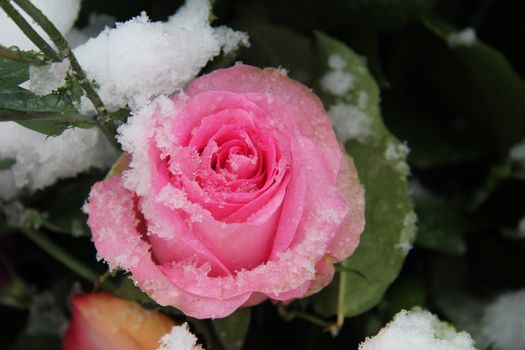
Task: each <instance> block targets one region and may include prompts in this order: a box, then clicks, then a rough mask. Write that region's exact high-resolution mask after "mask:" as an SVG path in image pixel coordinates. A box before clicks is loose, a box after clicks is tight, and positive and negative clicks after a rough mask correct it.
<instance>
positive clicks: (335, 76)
mask: <svg viewBox="0 0 525 350" xmlns="http://www.w3.org/2000/svg"><path fill="white" fill-rule="evenodd" d="M353 87H354V77H353V76H352V75H351V74H350V73H348V72H345V71H342V70H333V71H329V72H327V73H326V74H325V75H324V76H323V77H322V78H321V88H322V89H323V90H324V91H326V92H329V93H331V94H332V95H334V96H344V95H345V94H346V93H347V92H348V91H349V90H350V89H351V88H353Z"/></svg>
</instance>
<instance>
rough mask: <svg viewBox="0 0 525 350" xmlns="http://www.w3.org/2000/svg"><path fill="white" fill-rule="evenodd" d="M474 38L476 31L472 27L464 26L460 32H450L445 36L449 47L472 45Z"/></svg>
mask: <svg viewBox="0 0 525 350" xmlns="http://www.w3.org/2000/svg"><path fill="white" fill-rule="evenodd" d="M476 40H477V39H476V31H475V30H474V29H472V28H465V29H463V30H462V31H460V32H457V33H452V34H450V35H449V36H448V38H447V41H448V45H449V46H450V47H460V46H467V47H468V46H472V45H473V44H474V43H475V42H476Z"/></svg>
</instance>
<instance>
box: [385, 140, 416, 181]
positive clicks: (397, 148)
mask: <svg viewBox="0 0 525 350" xmlns="http://www.w3.org/2000/svg"><path fill="white" fill-rule="evenodd" d="M409 152H410V149H409V148H408V146H407V145H406V144H405V143H398V142H397V141H393V140H389V141H388V144H387V147H386V150H385V159H386V160H387V161H389V162H391V163H392V165H393V166H394V169H396V170H397V171H398V172H400V173H401V174H403V175H408V173H409V171H410V169H409V167H408V164H407V163H406V161H405V160H406V157H407V156H408V153H409Z"/></svg>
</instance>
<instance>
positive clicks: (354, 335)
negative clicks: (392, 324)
mask: <svg viewBox="0 0 525 350" xmlns="http://www.w3.org/2000/svg"><path fill="white" fill-rule="evenodd" d="M181 3H182V2H181V1H166V0H143V1H140V0H128V1H106V0H89V1H84V3H83V7H82V12H81V15H80V18H79V20H78V23H77V25H78V26H79V27H82V26H84V25H86V23H87V20H88V17H89V14H90V13H92V12H97V13H107V14H110V15H113V16H115V17H116V18H117V20H127V19H129V18H130V17H132V16H135V15H137V14H139V13H140V11H142V10H145V11H146V12H147V13H148V14H149V15H150V17H151V18H152V19H155V20H163V19H165V18H167V16H169V15H170V14H172V13H174V12H175V11H176V9H177V7H178V6H179V5H180V4H181ZM524 10H525V5H524V3H523V2H521V1H517V0H516V1H511V0H499V1H495V0H478V1H474V0H325V1H306V0H288V1H284V0H266V1H263V0H217V1H216V3H215V5H214V13H215V15H216V16H217V19H216V21H215V22H216V24H226V25H228V26H231V27H233V28H236V29H241V30H244V31H247V32H248V33H249V34H250V35H251V36H252V47H251V48H250V49H246V50H244V51H242V52H241V53H240V56H239V58H238V59H242V60H243V61H244V62H246V63H250V64H256V65H264V64H268V62H270V63H272V61H271V59H270V58H268V57H269V56H268V57H267V56H264V52H265V51H264V50H262V49H261V41H260V40H262V39H260V40H259V38H262V37H258V36H257V35H258V34H257V33H259V32H258V28H260V26H261V25H270V26H274V27H276V28H280V27H278V26H284V27H286V28H288V29H291V30H293V31H294V32H296V33H299V34H302V35H305V36H307V37H311V36H312V35H313V31H314V30H320V31H323V32H325V33H328V34H329V35H331V36H333V37H335V38H337V39H339V40H341V41H343V42H344V43H346V44H347V45H348V46H349V47H351V48H352V49H353V50H354V51H356V52H357V53H359V54H360V55H363V56H364V57H366V60H367V63H368V68H369V69H370V71H371V72H372V74H373V76H374V78H375V79H376V81H377V82H378V84H379V86H380V88H381V99H382V104H381V109H382V114H383V118H384V122H385V124H386V125H387V127H388V128H389V129H390V130H391V131H392V133H393V134H394V135H396V136H397V137H398V138H399V139H400V140H406V142H407V144H408V146H409V147H410V148H411V153H410V156H409V159H408V161H409V165H410V167H411V187H412V190H413V192H414V196H413V197H414V202H415V210H416V212H417V214H418V218H419V221H418V227H419V233H418V238H417V240H416V243H415V247H414V248H413V249H412V250H411V251H410V253H409V255H408V256H407V259H406V261H405V264H404V267H403V269H402V271H401V274H400V275H399V277H398V278H397V279H396V281H395V282H394V283H393V284H392V285H391V286H390V288H389V289H388V291H387V292H386V294H385V296H384V298H383V300H382V301H381V302H380V303H379V304H378V305H377V306H375V307H374V308H372V309H370V310H368V311H367V312H365V313H363V314H361V315H358V316H356V317H352V318H349V319H347V320H346V323H345V326H344V328H343V329H342V330H341V331H340V333H339V335H338V336H337V337H332V336H331V335H330V334H329V333H327V332H324V331H323V329H322V328H321V327H319V326H317V325H315V324H312V323H310V322H307V321H305V320H301V319H297V318H296V319H293V320H291V321H285V320H284V319H283V317H281V315H279V313H278V310H277V308H276V307H275V306H274V305H272V304H271V303H269V302H266V303H264V304H262V305H260V306H257V307H255V308H253V309H252V314H251V322H250V324H249V329H248V331H247V332H248V333H247V336H246V341H245V345H244V347H243V349H253V350H258V349H288V348H293V349H355V348H357V344H358V343H359V342H360V341H362V340H363V339H364V338H365V337H366V336H368V335H372V334H374V333H375V332H377V330H378V329H379V328H380V327H382V325H384V324H385V323H386V322H387V321H388V320H390V319H391V317H392V316H393V315H394V314H395V313H396V312H397V311H399V310H400V309H402V308H410V307H413V306H416V305H418V306H422V307H425V308H428V309H429V310H431V311H433V312H435V313H436V314H438V315H439V316H440V317H442V318H443V319H445V320H448V321H451V322H452V323H453V324H455V325H456V326H457V327H459V328H464V327H466V328H468V327H469V325H472V324H475V323H476V322H477V321H479V314H476V313H475V312H471V311H469V312H467V311H465V312H464V315H466V316H468V317H470V319H469V322H470V323H468V324H467V323H462V322H460V321H458V318H457V315H456V313H454V310H453V309H454V308H456V309H457V308H459V310H460V312H462V311H461V308H460V307H459V306H458V305H457V304H462V303H463V301H465V303H466V300H470V301H476V302H478V303H481V304H482V303H485V302H487V301H490V300H491V299H492V298H493V297H494V296H496V295H497V294H498V293H501V292H504V291H510V290H517V289H522V288H524V287H525V274H524V273H523V266H524V257H525V238H524V237H523V235H521V236H520V234H519V232H518V230H517V224H518V222H519V220H520V219H521V218H523V217H524V215H525V182H524V179H525V177H524V172H525V164H515V163H512V162H510V161H509V158H508V152H509V149H510V147H512V146H513V145H515V144H516V143H517V142H519V141H520V140H522V139H523V138H525V100H523V99H521V98H520V97H524V96H525V83H523V81H522V80H521V76H524V75H525V21H523V12H524ZM436 17H437V18H440V19H442V20H444V21H446V22H448V23H449V24H450V25H452V26H453V27H455V28H457V29H463V28H466V27H472V28H474V29H475V30H476V33H477V37H478V39H479V40H481V41H483V42H484V43H486V44H487V45H489V47H492V48H493V50H492V49H490V48H488V49H487V50H484V51H483V50H482V51H480V52H477V53H472V52H468V53H466V52H462V51H461V50H451V49H450V47H449V46H448V45H447V42H446V40H443V38H441V37H439V35H436V33H435V32H433V30H432V28H431V25H430V24H429V22H428V19H429V18H436ZM252 34H253V35H252ZM278 39H279V38H278V37H271V36H270V37H266V40H278ZM258 40H259V41H258ZM274 49H275V48H272V50H274ZM277 50H279V49H277ZM281 50H282V52H276V53H275V54H276V55H277V57H288V58H289V59H290V60H295V61H300V60H303V59H305V58H303V57H301V55H300V54H298V53H297V52H294V50H293V48H292V49H290V48H287V47H282V48H281ZM266 53H267V54H268V52H266ZM499 54H501V55H503V56H499ZM505 59H506V60H507V61H508V63H510V66H512V67H513V69H514V70H515V71H511V70H510V71H509V69H508V66H506V65H505V64H506V63H505ZM305 60H306V59H305ZM273 63H274V65H276V64H277V65H278V64H280V63H279V62H273ZM214 64H216V65H217V66H220V65H221V64H222V62H220V61H218V62H213V63H212V66H211V67H213V65H214ZM283 65H284V63H283ZM211 67H210V69H211ZM286 68H288V67H286ZM313 69H315V67H313ZM293 73H294V71H293V69H291V75H292V76H293ZM101 177H103V174H88V175H83V176H81V177H80V178H77V179H75V180H66V181H62V182H60V183H59V184H57V185H55V186H53V187H51V188H49V189H46V190H45V191H42V192H41V193H38V194H37V195H36V196H33V197H30V199H27V202H26V203H25V204H28V205H30V206H31V207H33V208H37V209H38V208H41V209H42V210H45V211H47V212H50V213H51V214H50V217H48V219H49V220H51V221H53V222H54V223H57V222H58V223H59V224H61V225H65V227H66V229H65V230H67V229H71V228H72V226H71V225H73V224H74V222H76V224H74V225H76V229H77V230H80V231H78V232H79V235H80V237H72V236H71V235H67V234H63V235H60V234H57V235H54V236H53V239H54V240H55V242H56V243H57V244H59V245H60V246H62V247H67V250H68V251H70V252H73V253H74V254H75V255H76V256H77V257H78V258H79V259H81V260H82V261H84V262H85V263H86V264H89V265H91V266H93V267H94V268H96V269H97V270H98V271H99V272H100V273H101V274H102V273H104V271H105V266H104V265H103V264H101V263H97V262H96V261H95V251H94V249H93V247H92V244H91V242H90V239H89V237H88V236H85V235H83V233H82V232H83V228H82V225H83V224H82V223H83V220H84V219H85V218H82V217H81V216H79V215H81V214H79V213H78V212H77V211H75V212H72V213H69V212H68V210H67V208H78V207H79V206H80V205H81V204H82V202H83V200H84V198H85V197H86V194H87V192H88V190H89V186H90V184H91V183H93V181H95V180H96V179H100V178H101ZM73 183H74V186H73V187H72V188H69V187H68V185H71V184H73ZM79 184H80V185H79ZM79 186H80V187H79ZM80 188H82V189H81V190H80ZM59 192H60V193H59ZM57 198H61V199H60V200H58V199H57ZM63 198H67V200H66V202H67V203H64V200H63ZM53 208H55V209H53ZM53 210H55V211H54V212H53ZM53 213H55V214H56V215H54V214H53ZM75 220H76V221H75ZM79 225H80V228H79ZM2 230H4V231H5V229H2V228H1V227H0V231H2ZM2 232H3V231H2ZM3 233H6V232H3ZM8 233H11V234H6V235H2V236H0V244H1V245H0V249H1V257H2V261H1V262H0V263H1V264H0V269H4V270H6V271H7V270H9V271H15V272H16V275H17V276H18V277H19V279H20V280H21V281H24V285H25V286H26V287H20V288H21V289H20V291H19V292H17V293H15V295H16V298H17V299H16V302H15V303H14V305H15V306H17V307H13V303H12V302H11V303H10V306H4V305H0V325H2V326H1V328H2V331H1V332H0V349H4V348H5V349H7V348H11V347H12V348H14V349H36V348H38V349H48V348H49V349H53V348H57V347H59V344H60V340H59V338H57V337H56V336H46V333H45V332H41V333H38V332H37V333H36V334H35V333H33V334H31V332H28V331H27V329H26V325H27V322H28V320H29V315H30V312H29V309H28V303H29V301H28V300H29V299H30V295H33V294H35V293H37V294H38V293H43V292H46V293H50V294H52V295H53V296H54V299H55V300H56V305H55V306H54V307H55V309H53V307H51V306H49V305H48V306H47V307H48V308H51V309H53V310H51V311H50V314H53V313H54V314H55V319H56V317H58V316H56V314H57V312H58V314H60V313H61V314H63V315H64V317H67V314H68V310H67V305H66V300H67V296H68V295H69V293H70V291H71V288H72V285H73V284H74V283H76V284H77V285H79V286H80V287H83V289H84V290H85V291H89V290H91V289H92V288H93V286H92V285H90V284H87V283H84V282H82V281H81V280H79V278H78V276H75V275H74V274H73V273H71V272H70V271H69V270H67V269H65V268H64V267H63V266H62V265H61V264H60V263H58V262H56V261H54V260H52V259H50V258H49V257H48V256H46V254H45V253H44V252H43V251H42V250H40V249H39V248H38V247H36V246H35V245H33V243H31V242H30V241H28V240H27V239H26V238H25V237H23V236H21V235H16V234H12V233H13V232H8ZM1 275H2V274H1V271H0V276H1ZM6 283H7V282H5V281H2V280H1V279H0V288H4V289H6V288H7V287H6V286H7V285H8V284H6ZM10 283H11V282H10ZM8 286H9V288H13V286H12V285H10V284H9V285H8ZM4 294H5V293H4ZM451 299H453V300H455V303H456V305H455V304H454V303H451V301H450V300H451ZM4 301H5V300H4ZM290 308H291V309H298V310H301V311H305V312H309V313H311V314H315V310H313V308H312V307H311V306H310V305H309V304H308V302H303V303H294V304H292V305H290ZM57 310H58V311H57ZM244 320H245V321H246V319H244ZM194 327H196V328H195V329H196V330H197V332H198V334H199V335H200V336H201V337H203V339H206V342H207V344H206V346H207V348H208V349H212V348H213V349H220V348H222V347H225V348H226V349H227V350H229V349H234V348H235V347H229V346H228V345H224V344H223V342H221V340H220V339H218V335H217V333H215V334H214V333H213V327H212V326H211V324H210V323H207V322H201V323H195V324H194ZM34 344H38V345H34Z"/></svg>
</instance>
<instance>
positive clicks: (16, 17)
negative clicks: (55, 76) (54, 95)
mask: <svg viewBox="0 0 525 350" xmlns="http://www.w3.org/2000/svg"><path fill="white" fill-rule="evenodd" d="M0 7H1V8H2V9H3V10H4V11H5V13H6V14H7V15H8V16H9V17H11V19H12V20H13V22H15V23H16V25H17V26H18V28H20V30H21V31H22V32H24V34H25V35H26V36H27V37H28V38H29V40H31V41H32V42H33V44H35V45H36V46H37V47H38V48H39V49H40V50H41V51H42V52H43V53H45V54H46V55H47V56H49V57H50V58H51V59H52V60H53V61H59V56H58V54H57V53H56V51H55V49H53V48H52V47H51V46H50V45H49V44H48V43H47V42H46V41H45V40H44V39H43V38H42V37H41V36H40V34H38V33H37V32H36V31H35V30H34V29H33V27H31V25H30V24H29V22H27V21H26V19H25V18H24V17H22V15H21V14H20V12H18V10H17V9H16V8H14V7H13V5H11V3H10V0H0Z"/></svg>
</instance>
